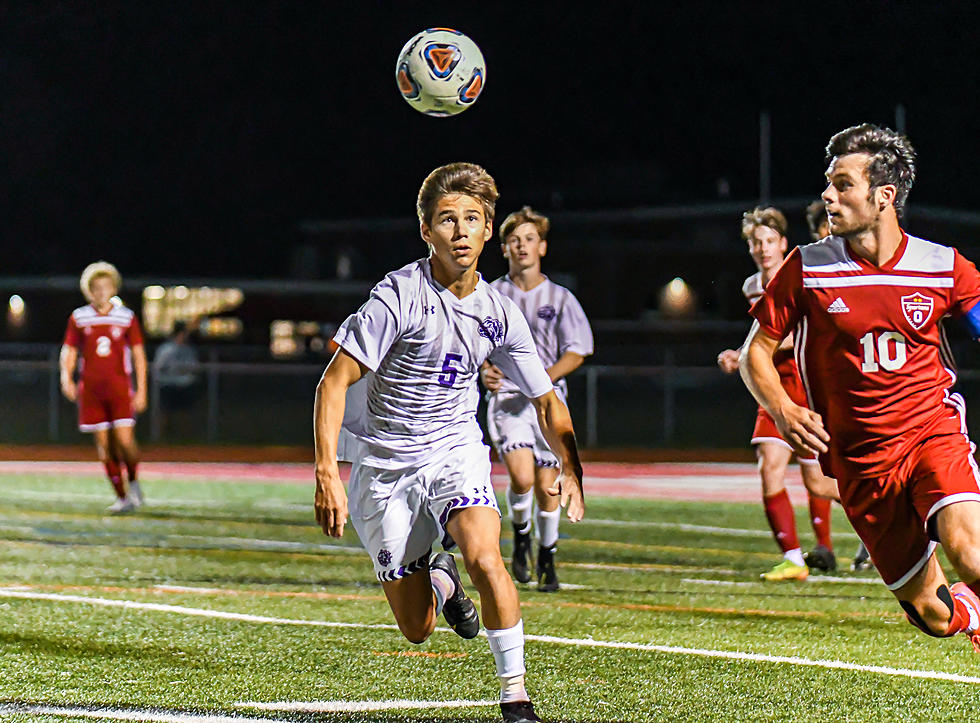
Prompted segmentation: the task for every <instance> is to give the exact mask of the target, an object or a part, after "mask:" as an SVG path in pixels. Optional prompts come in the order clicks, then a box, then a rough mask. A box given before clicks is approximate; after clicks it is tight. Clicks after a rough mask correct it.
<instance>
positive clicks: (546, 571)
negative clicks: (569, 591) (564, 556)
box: [538, 546, 558, 592]
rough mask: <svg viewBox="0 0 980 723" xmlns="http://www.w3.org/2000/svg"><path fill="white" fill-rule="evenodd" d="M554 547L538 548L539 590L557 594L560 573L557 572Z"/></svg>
mask: <svg viewBox="0 0 980 723" xmlns="http://www.w3.org/2000/svg"><path fill="white" fill-rule="evenodd" d="M555 550H556V548H554V547H543V546H541V547H538V590H540V591H541V592H557V590H558V573H557V572H555Z"/></svg>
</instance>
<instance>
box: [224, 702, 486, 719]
mask: <svg viewBox="0 0 980 723" xmlns="http://www.w3.org/2000/svg"><path fill="white" fill-rule="evenodd" d="M497 703H498V701H495V700H322V701H320V700H314V701H309V702H303V701H298V700H297V701H292V700H287V701H283V702H281V703H235V707H236V708H255V709H256V710H273V711H289V712H291V713H361V712H365V711H375V710H432V709H433V708H483V707H484V706H489V705H497ZM248 720H251V719H248ZM239 721H241V719H239Z"/></svg>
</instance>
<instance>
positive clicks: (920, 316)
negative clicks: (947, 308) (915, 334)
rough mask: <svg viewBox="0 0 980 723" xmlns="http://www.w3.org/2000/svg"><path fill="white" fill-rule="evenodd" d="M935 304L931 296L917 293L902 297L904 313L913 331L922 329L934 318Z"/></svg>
mask: <svg viewBox="0 0 980 723" xmlns="http://www.w3.org/2000/svg"><path fill="white" fill-rule="evenodd" d="M934 305H935V304H934V302H933V299H932V297H931V296H926V295H925V294H921V293H919V292H918V291H916V292H915V293H914V294H909V295H908V296H903V297H902V313H903V314H905V318H906V320H908V322H909V323H910V324H911V325H912V328H913V329H921V328H922V327H923V325H924V324H925V323H926V322H927V321H929V317H930V316H932V309H933V307H934Z"/></svg>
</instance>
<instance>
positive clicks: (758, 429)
mask: <svg viewBox="0 0 980 723" xmlns="http://www.w3.org/2000/svg"><path fill="white" fill-rule="evenodd" d="M788 225H789V224H787V222H786V217H785V216H784V215H783V213H782V212H781V211H779V209H776V208H771V207H770V208H754V209H752V210H750V211H746V212H745V213H744V214H743V215H742V238H744V239H745V241H746V242H747V243H748V246H749V255H750V256H752V260H753V261H754V262H755V266H756V268H757V269H758V271H757V272H756V273H754V274H752V276H750V277H749V278H747V279H746V280H745V283H744V284H743V285H742V293H743V294H745V298H746V299H747V300H748V302H749V304H753V303H755V301H756V300H757V299H759V297H761V296H762V294H763V293H764V289H765V287H766V284H767V283H768V282H769V279H771V278H772V277H773V275H774V274H775V273H776V270H777V269H778V268H779V265H780V264H781V263H783V257H784V255H785V254H786V247H787V244H788V242H787V240H786V230H787V228H788ZM775 362H776V367H777V369H778V370H779V377H780V380H781V383H782V385H783V388H784V389H785V390H786V392H787V393H788V394H789V395H790V398H791V399H793V400H794V401H795V402H796V403H797V404H802V405H805V404H806V393H805V392H804V391H803V383H802V382H801V381H800V373H799V371H798V370H797V368H796V361H795V360H794V359H793V340H792V335H790V336H789V337H787V338H786V339H785V340H784V341H783V343H782V344H781V345H780V348H779V350H778V352H777V356H776V360H775ZM718 366H719V367H721V370H722V371H723V372H725V373H726V374H732V373H734V372H735V371H737V370H738V352H737V351H736V350H734V349H725V351H723V352H722V353H721V354H719V355H718ZM752 445H753V446H754V447H755V454H756V457H757V458H758V460H759V476H760V477H761V478H762V504H763V506H764V507H765V510H766V519H767V520H769V527H770V529H771V530H772V534H773V537H774V538H775V540H776V544H777V545H779V547H780V549H782V551H783V559H782V561H780V563H779V564H778V565H776V566H775V567H773V568H772V570H769V571H768V572H765V573H763V574H762V578H763V579H764V580H771V581H781V580H805V579H806V578H807V576H808V575H809V568H814V569H817V570H822V571H825V572H829V571H831V570H834V569H836V567H837V560H836V558H835V557H834V546H833V542H831V539H830V503H831V500H832V499H833V498H836V496H837V490H836V486H835V485H834V482H833V480H828V479H826V478H825V477H824V476H823V474H822V473H821V471H820V467H819V465H818V464H817V460H816V457H815V456H814V455H812V454H807V453H798V454H797V455H796V458H797V461H798V462H799V465H800V473H801V475H802V477H803V482H804V484H805V485H806V488H807V492H808V495H809V503H810V504H809V509H810V522H811V524H812V525H813V531H814V533H815V534H816V537H817V546H816V547H815V548H814V549H813V550H812V551H810V552H809V553H807V555H805V556H804V554H803V550H802V549H801V548H800V541H799V537H798V536H797V534H796V517H795V514H794V512H793V503H792V502H790V499H789V494H788V493H787V492H786V481H785V480H786V468H787V467H788V466H789V462H790V460H791V459H792V458H793V454H794V453H793V448H792V447H790V445H789V444H788V443H787V442H786V441H785V440H784V439H783V438H782V437H780V436H779V430H777V429H776V424H775V422H773V421H772V417H770V416H769V413H768V412H766V410H765V409H763V408H762V407H759V411H758V413H757V414H756V419H755V428H754V429H753V430H752Z"/></svg>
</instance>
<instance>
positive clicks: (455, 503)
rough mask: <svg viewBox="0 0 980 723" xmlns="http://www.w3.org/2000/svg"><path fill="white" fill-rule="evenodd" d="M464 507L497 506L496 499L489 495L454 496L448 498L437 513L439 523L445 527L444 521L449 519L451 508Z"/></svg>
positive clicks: (458, 508) (460, 508) (459, 508)
mask: <svg viewBox="0 0 980 723" xmlns="http://www.w3.org/2000/svg"><path fill="white" fill-rule="evenodd" d="M466 507H493V508H494V509H496V508H497V501H496V500H495V499H493V498H492V497H490V496H483V497H454V498H453V499H451V500H449V503H448V504H447V505H446V507H445V509H444V510H443V511H442V514H441V515H439V525H440V526H441V527H442V529H446V522H448V521H449V513H450V512H452V511H453V510H462V509H464V508H466Z"/></svg>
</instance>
